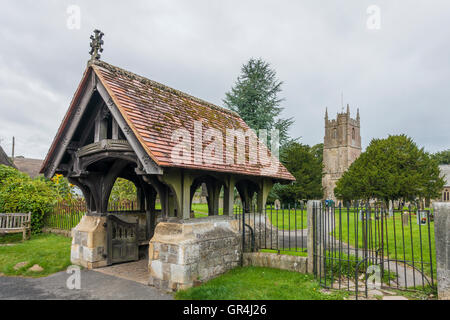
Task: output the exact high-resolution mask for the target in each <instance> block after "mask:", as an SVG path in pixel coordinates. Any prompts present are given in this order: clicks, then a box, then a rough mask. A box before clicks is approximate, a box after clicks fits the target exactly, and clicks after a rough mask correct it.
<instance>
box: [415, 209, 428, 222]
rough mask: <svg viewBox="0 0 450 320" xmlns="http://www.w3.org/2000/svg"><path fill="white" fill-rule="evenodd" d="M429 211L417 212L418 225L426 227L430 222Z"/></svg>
mask: <svg viewBox="0 0 450 320" xmlns="http://www.w3.org/2000/svg"><path fill="white" fill-rule="evenodd" d="M429 212H430V211H429V210H418V211H417V224H418V225H419V224H421V225H424V224H425V225H426V224H427V221H428V215H429Z"/></svg>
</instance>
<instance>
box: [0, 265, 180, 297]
mask: <svg viewBox="0 0 450 320" xmlns="http://www.w3.org/2000/svg"><path fill="white" fill-rule="evenodd" d="M69 276H70V275H69V274H67V273H66V272H59V273H55V274H53V275H51V276H49V277H45V278H37V279H33V278H20V277H5V276H0V300H172V299H173V297H172V295H170V294H167V293H163V292H161V291H159V290H157V289H155V288H153V287H149V286H147V285H144V284H141V283H137V282H135V281H130V280H125V279H120V278H118V277H113V276H110V275H106V274H103V273H101V272H96V271H92V270H82V271H81V289H80V290H76V289H75V290H69V289H67V287H66V282H67V279H68V278H69Z"/></svg>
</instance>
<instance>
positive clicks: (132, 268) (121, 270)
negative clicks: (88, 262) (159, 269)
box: [93, 259, 149, 285]
mask: <svg viewBox="0 0 450 320" xmlns="http://www.w3.org/2000/svg"><path fill="white" fill-rule="evenodd" d="M93 271H97V272H100V273H103V274H107V275H110V276H115V277H118V278H121V279H126V280H131V281H135V282H138V283H141V284H144V285H147V283H148V277H149V274H148V260H147V259H145V260H139V261H135V262H127V263H121V264H115V265H112V266H108V267H104V268H99V269H94V270H93Z"/></svg>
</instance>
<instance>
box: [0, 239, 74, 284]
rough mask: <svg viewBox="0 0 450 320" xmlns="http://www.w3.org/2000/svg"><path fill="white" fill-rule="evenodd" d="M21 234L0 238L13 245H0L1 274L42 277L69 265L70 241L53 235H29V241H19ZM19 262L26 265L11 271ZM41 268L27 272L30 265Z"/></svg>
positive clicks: (0, 240)
mask: <svg viewBox="0 0 450 320" xmlns="http://www.w3.org/2000/svg"><path fill="white" fill-rule="evenodd" d="M21 239H22V235H20V237H19V235H7V236H0V243H1V244H5V243H14V245H13V246H0V273H3V274H4V275H7V276H27V277H43V276H47V275H49V274H52V273H55V272H58V271H62V270H65V269H66V268H67V267H68V266H69V265H70V264H71V263H70V245H71V242H72V239H71V238H66V237H62V236H58V235H53V234H40V235H32V236H31V239H30V240H28V241H25V242H22V241H21ZM19 262H27V264H26V265H24V266H23V267H22V268H20V269H18V270H14V266H15V265H16V264H18V263H19ZM35 264H38V265H40V266H41V267H42V268H43V269H44V271H42V272H33V271H28V269H29V268H30V267H32V266H33V265H35Z"/></svg>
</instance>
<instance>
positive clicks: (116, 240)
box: [107, 215, 139, 265]
mask: <svg viewBox="0 0 450 320" xmlns="http://www.w3.org/2000/svg"><path fill="white" fill-rule="evenodd" d="M138 226H139V222H138V221H136V223H129V222H125V221H123V220H121V219H119V218H117V217H116V216H113V215H109V216H108V220H107V235H108V265H111V264H114V263H120V262H127V261H136V260H139V242H138Z"/></svg>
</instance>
